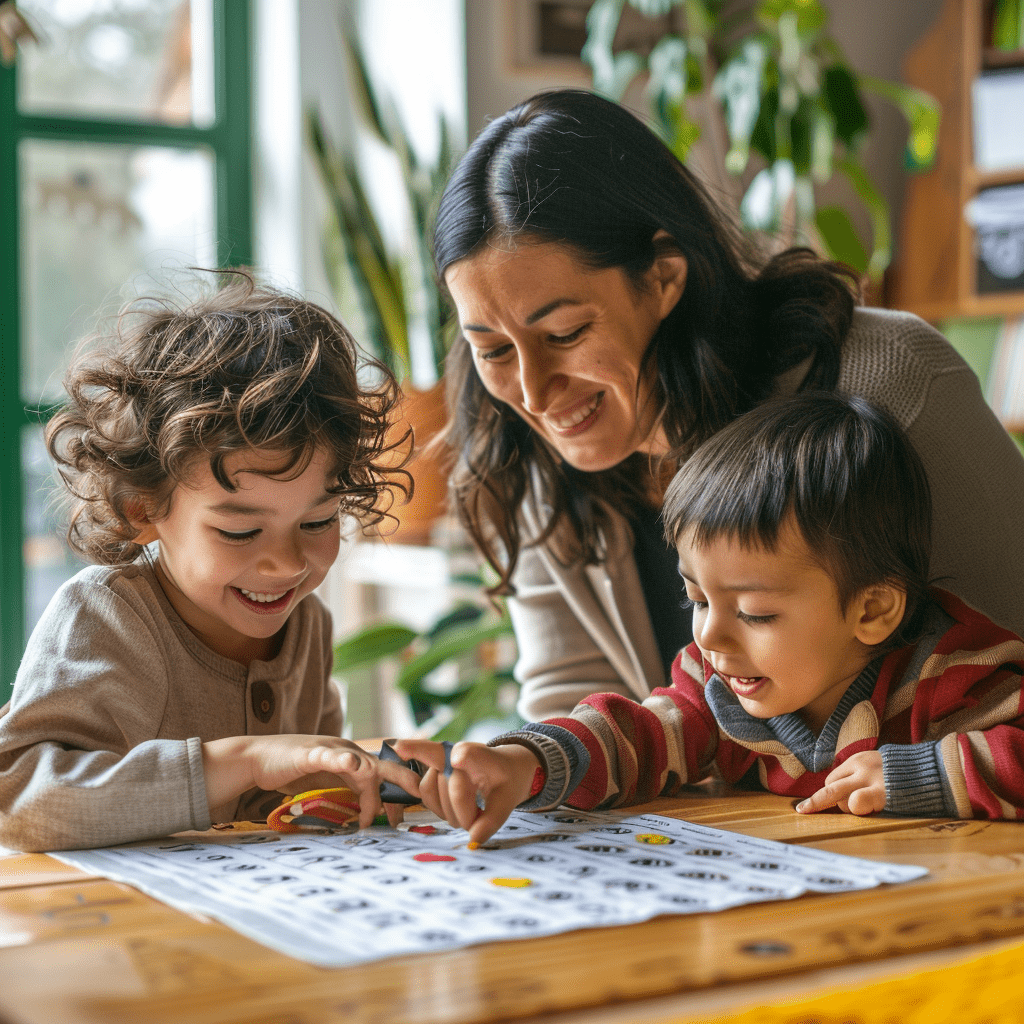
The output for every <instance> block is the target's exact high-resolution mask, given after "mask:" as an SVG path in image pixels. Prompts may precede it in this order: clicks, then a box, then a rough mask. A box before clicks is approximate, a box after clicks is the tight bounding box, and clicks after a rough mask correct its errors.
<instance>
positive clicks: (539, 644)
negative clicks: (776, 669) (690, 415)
mask: <svg viewBox="0 0 1024 1024" xmlns="http://www.w3.org/2000/svg"><path fill="white" fill-rule="evenodd" d="M800 379H802V374H800V373H797V374H795V375H794V374H792V373H791V374H788V375H787V376H786V378H784V379H782V380H780V382H779V388H778V391H779V393H786V392H787V391H791V390H795V388H796V386H797V385H798V383H799V380H800ZM839 388H840V389H841V390H843V391H847V392H850V393H852V394H855V395H861V396H863V397H864V398H867V399H869V400H870V401H873V402H875V403H876V404H878V405H881V406H883V407H885V408H886V409H888V410H889V412H890V413H892V414H893V415H894V416H895V417H896V419H897V420H898V421H899V422H900V423H901V424H902V425H903V426H904V428H905V429H906V430H907V431H908V433H909V435H910V439H911V441H912V442H913V444H914V447H915V448H916V449H917V451H918V454H919V455H920V456H921V458H922V459H923V461H924V464H925V469H926V471H927V473H928V480H929V483H930V485H931V491H932V502H933V509H934V512H933V550H932V565H931V573H932V578H933V582H934V583H935V584H937V585H938V586H941V587H943V588H945V589H947V590H951V591H953V592H954V593H955V594H957V595H958V596H959V597H961V598H963V599H964V600H965V601H967V602H968V603H969V604H971V605H973V606H974V607H975V608H978V609H979V610H980V611H982V612H984V613H985V614H986V615H988V617H989V618H991V619H993V620H994V621H995V622H997V623H999V624H1000V625H1002V626H1005V627H1007V628H1009V629H1012V630H1013V631H1014V632H1015V633H1018V634H1024V599H1022V596H1021V581H1022V580H1024V458H1022V457H1021V453H1020V450H1019V449H1018V448H1017V446H1016V445H1015V444H1014V442H1013V440H1012V439H1011V438H1010V436H1009V435H1008V434H1007V433H1006V431H1005V430H1004V429H1003V427H1002V426H1001V425H1000V423H999V421H998V420H997V418H996V417H995V415H994V414H993V412H992V410H991V409H990V408H989V407H988V405H987V404H986V403H985V400H984V398H983V396H982V394H981V388H980V386H979V384H978V379H977V377H975V375H974V373H973V372H972V370H971V369H970V367H969V366H968V365H967V363H965V362H964V360H963V359H962V358H961V357H960V356H959V355H958V354H957V352H956V351H955V349H953V347H952V346H951V345H950V344H949V342H947V341H946V339H945V338H944V337H943V336H942V335H941V334H939V333H938V331H936V330H935V329H934V328H932V327H930V326H929V325H928V324H927V323H925V322H924V321H923V320H921V319H919V318H918V317H916V316H913V315H911V314H909V313H899V312H893V311H891V310H881V309H858V310H857V311H856V312H855V314H854V320H853V325H852V327H851V328H850V332H849V334H848V335H847V337H846V340H845V342H844V345H843V353H842V362H841V368H840V374H839ZM523 521H524V532H525V534H526V536H531V535H533V536H535V535H536V534H537V533H538V532H539V524H538V521H537V517H536V516H535V515H534V514H533V513H532V511H531V510H530V509H529V508H528V507H525V508H524V509H523ZM605 544H606V547H607V556H606V558H605V560H604V561H603V562H602V563H601V564H599V565H589V566H584V565H574V566H565V565H562V564H560V563H559V561H558V559H557V558H556V557H555V555H554V554H553V553H552V552H551V551H550V550H549V549H548V548H547V547H539V548H532V547H524V548H523V549H522V551H521V553H520V560H519V565H518V566H517V569H516V573H515V575H514V577H513V580H512V582H513V583H514V584H515V587H516V597H515V598H512V599H510V600H509V612H510V614H511V616H512V622H513V625H514V627H515V632H516V639H517V642H518V645H519V662H518V664H517V665H516V677H517V679H518V680H519V682H520V684H521V691H520V700H519V712H520V714H521V715H522V716H523V717H524V718H526V719H527V720H528V721H531V720H532V721H538V720H540V719H544V718H550V717H552V716H554V715H561V714H568V712H569V711H571V710H572V708H573V707H574V706H575V705H576V704H577V703H578V702H579V701H580V700H581V699H582V698H583V697H585V696H587V695H588V694H591V693H597V692H616V693H623V694H626V695H627V696H632V697H634V698H636V699H640V700H642V699H643V698H644V697H646V696H647V695H648V694H649V693H650V692H651V690H652V689H654V688H655V687H657V686H664V685H665V684H666V679H665V674H664V669H663V668H662V665H661V661H660V658H659V657H658V649H657V645H656V643H655V639H654V632H653V630H652V628H651V623H650V618H649V616H648V614H647V604H646V601H645V599H644V594H643V589H642V587H641V585H640V578H639V575H638V574H637V569H636V563H635V561H634V559H633V537H632V532H631V530H630V528H629V525H628V524H627V523H626V521H625V519H624V518H623V517H621V516H617V515H616V516H614V521H613V524H612V528H611V530H610V531H609V534H608V536H606V537H605Z"/></svg>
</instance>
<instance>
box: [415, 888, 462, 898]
mask: <svg viewBox="0 0 1024 1024" xmlns="http://www.w3.org/2000/svg"><path fill="white" fill-rule="evenodd" d="M409 895H410V896H414V897H415V898H416V899H418V900H453V899H455V897H456V896H458V895H459V894H458V891H457V890H455V889H415V890H413V891H412V892H411V893H409Z"/></svg>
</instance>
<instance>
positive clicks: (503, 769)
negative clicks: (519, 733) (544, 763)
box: [393, 740, 540, 843]
mask: <svg viewBox="0 0 1024 1024" xmlns="http://www.w3.org/2000/svg"><path fill="white" fill-rule="evenodd" d="M393 746H394V748H395V752H396V753H397V754H398V755H399V757H402V758H405V759H406V760H408V759H409V758H415V759H416V760H417V761H420V762H422V763H423V764H425V765H428V766H429V770H428V771H427V773H426V774H425V775H424V776H423V778H422V779H421V780H420V784H419V785H420V788H419V794H420V799H421V800H422V801H423V804H424V806H426V807H427V808H429V809H430V810H431V811H433V812H434V813H435V814H436V815H438V816H439V817H442V818H444V819H445V820H446V821H447V822H448V823H449V824H450V825H454V826H456V827H457V828H464V829H466V830H467V831H468V832H469V839H470V842H473V843H484V842H486V841H487V840H488V839H490V838H491V836H492V835H494V833H495V832H497V831H498V829H499V828H501V826H502V825H503V824H504V823H505V819H506V818H508V816H509V814H511V812H512V811H513V810H514V809H515V808H516V807H517V806H518V805H519V804H521V803H522V802H523V801H524V800H525V799H526V798H527V797H528V796H529V795H530V787H531V786H532V784H533V776H534V774H535V773H536V771H537V769H538V768H539V767H540V762H539V761H538V760H537V758H536V757H535V756H534V754H532V753H531V752H530V750H529V749H528V748H526V747H524V746H522V745H521V744H518V743H509V744H504V745H502V746H500V747H488V746H485V745H484V744H482V743H456V744H455V746H453V747H452V750H451V766H452V772H451V775H445V773H444V772H445V751H444V747H442V746H441V744H440V743H432V742H431V741H430V740H398V741H396V742H395V743H394V744H393ZM478 794H479V796H480V797H481V798H482V801H483V808H481V807H480V806H479V805H478V804H477V795H478Z"/></svg>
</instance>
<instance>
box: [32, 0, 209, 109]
mask: <svg viewBox="0 0 1024 1024" xmlns="http://www.w3.org/2000/svg"><path fill="white" fill-rule="evenodd" d="M18 9H19V10H20V11H22V12H23V13H24V14H25V16H26V17H27V19H28V20H29V21H30V23H31V24H32V26H33V27H34V28H35V29H36V31H37V34H38V35H39V37H40V45H38V46H35V45H32V46H26V47H25V48H24V50H23V51H22V54H21V56H20V57H19V60H18V106H19V108H20V110H21V111H22V112H23V113H26V114H40V113H46V112H56V113H58V114H60V115H65V114H72V115H76V116H85V117H93V118H101V119H106V118H138V119H142V120H147V121H159V122H163V123H168V124H194V125H197V126H200V127H207V126H208V125H210V124H211V123H212V122H213V115H214V110H213V20H212V15H211V9H212V8H211V2H210V0H191V2H189V0H19V3H18Z"/></svg>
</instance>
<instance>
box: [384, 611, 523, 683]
mask: <svg viewBox="0 0 1024 1024" xmlns="http://www.w3.org/2000/svg"><path fill="white" fill-rule="evenodd" d="M511 635H512V623H511V620H509V618H508V617H507V616H502V618H500V619H498V621H497V622H489V623H487V624H486V625H483V626H471V627H469V628H466V629H459V630H452V631H449V632H447V633H445V634H444V635H443V636H442V637H439V638H438V639H437V640H436V641H435V642H434V643H432V644H431V645H430V646H429V647H428V648H427V649H426V650H425V651H423V652H422V653H421V654H418V655H416V656H415V657H413V658H410V659H409V660H408V661H407V662H406V663H405V664H404V665H403V666H402V668H401V670H400V671H399V673H398V678H397V679H396V680H395V686H397V687H398V689H400V690H405V691H409V690H410V689H412V688H413V687H414V686H416V685H417V684H418V683H419V682H420V681H421V680H422V679H423V677H424V676H425V675H427V673H429V672H433V671H434V669H435V668H437V667H438V665H441V664H443V663H444V662H446V661H449V660H451V659H452V658H457V657H459V656H460V655H462V654H466V653H468V652H469V651H472V650H475V649H476V647H477V646H479V645H480V644H481V643H482V642H483V641H485V640H495V639H497V638H498V637H500V636H511Z"/></svg>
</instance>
